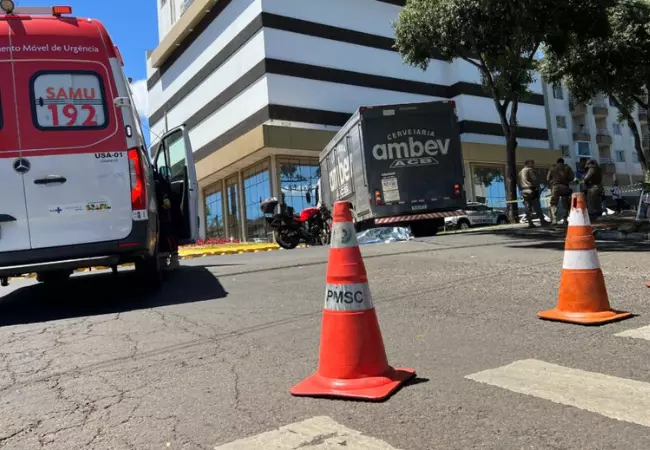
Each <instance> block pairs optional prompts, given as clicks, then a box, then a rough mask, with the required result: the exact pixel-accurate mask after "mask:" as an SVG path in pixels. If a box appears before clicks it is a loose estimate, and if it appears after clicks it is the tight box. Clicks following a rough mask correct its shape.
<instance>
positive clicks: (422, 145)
mask: <svg viewBox="0 0 650 450" xmlns="http://www.w3.org/2000/svg"><path fill="white" fill-rule="evenodd" d="M413 134H415V135H421V136H426V137H433V136H434V132H433V131H428V130H404V131H399V132H397V133H391V134H389V135H388V139H389V140H390V139H392V138H394V137H402V136H403V137H406V136H408V135H413ZM450 141H451V140H450V139H427V140H426V141H421V140H417V139H416V138H413V137H412V136H409V138H408V141H407V142H388V143H386V144H377V145H375V146H374V147H373V148H372V156H373V157H374V158H375V159H377V160H379V161H389V160H395V161H393V163H392V164H391V165H390V167H391V168H400V167H412V166H425V165H431V164H440V162H439V161H438V160H437V159H436V158H434V156H439V155H441V156H445V155H447V153H448V152H449V142H450Z"/></svg>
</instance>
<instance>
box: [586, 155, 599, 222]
mask: <svg viewBox="0 0 650 450" xmlns="http://www.w3.org/2000/svg"><path fill="white" fill-rule="evenodd" d="M586 169H587V173H586V174H585V177H584V179H583V183H584V187H585V190H586V191H587V208H588V209H589V219H590V220H591V221H592V222H593V221H595V220H596V219H598V218H599V217H600V216H601V215H602V214H603V169H601V168H600V166H599V165H598V162H596V160H595V159H590V160H589V161H587V165H586Z"/></svg>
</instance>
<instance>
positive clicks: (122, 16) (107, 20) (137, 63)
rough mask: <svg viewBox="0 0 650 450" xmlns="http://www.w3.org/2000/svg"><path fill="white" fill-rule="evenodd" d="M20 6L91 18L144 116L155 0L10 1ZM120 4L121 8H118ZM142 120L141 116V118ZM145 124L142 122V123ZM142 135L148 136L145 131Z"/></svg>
mask: <svg viewBox="0 0 650 450" xmlns="http://www.w3.org/2000/svg"><path fill="white" fill-rule="evenodd" d="M14 1H15V3H16V6H17V7H20V6H55V5H65V6H71V7H72V14H73V15H74V16H77V17H91V18H93V19H97V20H99V21H100V22H102V23H103V24H104V26H105V27H106V29H107V30H108V32H109V33H110V35H111V38H112V39H113V41H115V44H116V45H117V46H118V47H119V49H120V52H121V53H122V57H123V58H124V70H125V72H126V75H127V76H129V77H131V78H133V81H134V84H133V86H132V88H133V92H134V95H135V96H136V99H135V100H136V103H137V104H138V109H139V110H140V114H141V115H143V116H144V115H146V114H147V97H146V93H147V91H146V81H145V78H146V62H145V52H146V51H147V50H153V49H154V48H155V47H156V45H157V44H158V19H157V10H156V8H157V6H156V2H157V1H158V0H127V1H125V2H120V1H116V0H14ZM122 5H124V6H122ZM143 119H144V117H143ZM145 124H146V121H145ZM144 134H145V135H146V136H148V135H149V130H148V129H145V130H144Z"/></svg>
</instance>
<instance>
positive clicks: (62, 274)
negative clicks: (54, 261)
mask: <svg viewBox="0 0 650 450" xmlns="http://www.w3.org/2000/svg"><path fill="white" fill-rule="evenodd" d="M70 275H72V271H70V270H53V271H50V272H39V273H37V274H36V281H38V282H40V283H44V284H47V285H48V286H58V285H62V284H64V283H65V282H67V281H68V279H70Z"/></svg>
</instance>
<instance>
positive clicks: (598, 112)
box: [544, 83, 648, 186]
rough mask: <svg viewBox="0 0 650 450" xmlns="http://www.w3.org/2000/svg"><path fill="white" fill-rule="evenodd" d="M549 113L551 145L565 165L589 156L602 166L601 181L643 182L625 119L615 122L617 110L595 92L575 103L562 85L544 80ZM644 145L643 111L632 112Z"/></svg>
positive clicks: (645, 120)
mask: <svg viewBox="0 0 650 450" xmlns="http://www.w3.org/2000/svg"><path fill="white" fill-rule="evenodd" d="M544 85H545V95H546V99H547V105H548V114H549V131H550V133H549V134H550V136H549V139H550V143H551V147H553V148H555V149H558V150H560V151H561V152H562V155H563V157H564V159H565V160H566V162H567V164H570V165H571V167H572V168H573V169H575V168H576V165H577V162H578V161H579V159H580V158H582V157H585V158H593V159H595V160H597V161H598V162H599V164H600V166H601V167H602V168H603V171H604V175H605V184H606V186H609V185H611V184H612V183H613V181H614V180H615V179H616V180H618V182H619V184H620V185H621V186H624V185H629V184H633V183H638V182H640V181H643V170H642V169H641V165H640V164H639V157H638V155H637V152H636V149H635V146H634V136H633V134H632V132H631V130H630V127H629V126H628V124H627V122H626V121H625V120H624V121H623V122H619V117H618V109H617V108H616V107H615V106H614V105H613V103H611V102H610V100H609V98H607V97H606V96H604V95H599V96H597V97H596V98H594V99H593V100H592V101H591V102H590V104H589V105H584V104H577V103H576V102H574V101H573V99H571V97H570V93H569V92H568V91H567V89H566V87H564V86H553V85H549V84H546V83H544ZM634 116H635V123H636V126H637V128H638V129H639V133H640V134H641V136H642V138H643V137H645V139H643V143H644V145H646V146H647V145H648V123H647V115H646V113H645V111H642V110H637V111H636V112H635V114H634Z"/></svg>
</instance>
